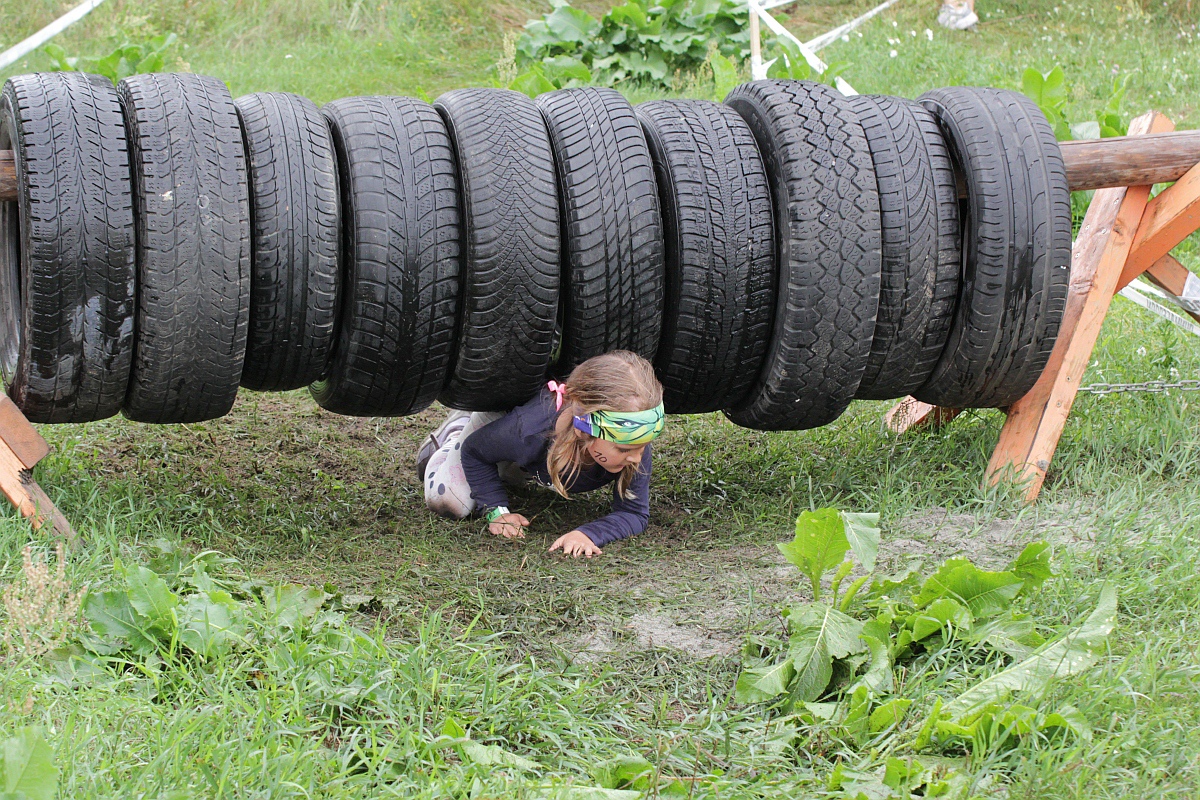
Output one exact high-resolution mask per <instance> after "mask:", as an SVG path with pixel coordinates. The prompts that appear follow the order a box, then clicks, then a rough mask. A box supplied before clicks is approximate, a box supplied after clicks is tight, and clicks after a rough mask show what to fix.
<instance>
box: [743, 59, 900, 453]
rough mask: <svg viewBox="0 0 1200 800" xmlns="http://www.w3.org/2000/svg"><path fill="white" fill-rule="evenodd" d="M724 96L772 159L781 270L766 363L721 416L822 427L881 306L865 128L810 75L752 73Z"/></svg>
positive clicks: (847, 388)
mask: <svg viewBox="0 0 1200 800" xmlns="http://www.w3.org/2000/svg"><path fill="white" fill-rule="evenodd" d="M725 102H726V104H728V105H730V106H732V107H733V109H734V110H735V111H737V112H738V113H739V114H740V115H741V116H742V118H743V119H745V120H746V122H747V123H748V124H749V126H750V129H751V130H752V131H753V132H754V138H755V140H756V141H757V142H758V146H759V151H760V152H761V153H762V156H763V161H764V163H765V164H766V167H767V175H768V177H769V179H770V182H771V191H772V195H773V197H774V202H775V214H776V225H775V238H776V247H777V252H778V254H779V256H778V258H779V262H778V263H779V270H780V273H779V294H778V299H777V302H776V310H775V317H774V323H773V329H772V334H771V344H770V348H769V350H768V353H767V358H766V361H765V362H764V367H763V371H762V373H761V374H760V375H759V378H758V381H757V382H756V384H755V387H754V389H752V390H751V392H750V394H749V395H748V397H747V399H746V400H745V401H743V402H742V403H741V404H740V405H738V406H735V407H732V408H729V409H726V411H725V413H726V415H727V416H728V417H729V418H730V419H731V420H732V421H733V422H734V423H736V424H738V425H741V426H743V427H747V428H757V429H759V430H802V429H807V428H814V427H817V426H820V425H826V424H828V423H830V422H832V421H833V420H835V419H837V418H838V416H840V415H841V413H842V412H843V411H845V410H846V407H847V406H848V405H849V404H850V401H851V399H852V398H853V397H854V393H855V392H856V391H857V389H858V385H859V382H860V381H861V379H862V375H863V371H864V370H865V368H866V364H867V358H868V356H869V354H870V352H871V341H872V335H873V333H874V330H875V316H876V313H877V311H878V307H879V280H880V270H881V258H882V256H881V244H880V220H879V193H878V188H877V182H876V179H875V169H874V166H873V165H872V163H871V156H870V152H869V151H868V149H867V142H866V138H865V135H864V134H863V129H862V125H861V124H860V123H859V122H858V116H857V115H856V114H855V113H854V110H853V108H852V107H851V106H850V105H849V103H848V102H847V101H846V98H844V97H843V96H842V95H841V94H839V93H838V92H836V91H835V90H833V89H831V88H829V87H828V86H824V85H822V84H818V83H813V82H810V81H785V80H760V81H754V82H752V83H747V84H743V85H741V86H739V87H737V88H736V89H734V90H733V91H732V92H730V94H729V96H728V97H727V98H726V99H725Z"/></svg>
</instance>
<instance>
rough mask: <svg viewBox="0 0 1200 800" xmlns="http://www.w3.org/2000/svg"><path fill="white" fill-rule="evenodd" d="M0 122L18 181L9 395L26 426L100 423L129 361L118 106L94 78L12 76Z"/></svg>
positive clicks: (128, 199) (129, 243)
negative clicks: (15, 338) (15, 333)
mask: <svg viewBox="0 0 1200 800" xmlns="http://www.w3.org/2000/svg"><path fill="white" fill-rule="evenodd" d="M0 117H3V121H0V127H3V128H4V130H5V134H4V135H3V137H2V138H3V139H4V140H5V142H4V144H5V149H8V148H9V147H11V148H12V149H13V150H14V151H15V156H16V159H17V162H18V164H17V174H18V175H19V176H20V180H19V182H18V183H19V190H18V200H17V202H16V203H13V204H5V205H9V206H13V207H15V208H12V209H11V211H15V212H16V213H17V216H18V218H19V224H18V225H15V226H13V227H15V228H16V229H17V230H16V234H17V236H18V237H19V240H18V242H19V243H14V244H17V248H16V252H17V254H18V261H19V265H12V266H13V267H14V269H12V270H10V271H9V272H10V277H11V278H18V281H19V284H20V288H19V291H20V301H19V303H18V305H19V308H11V309H6V310H5V313H6V315H12V317H13V319H12V322H11V323H6V325H8V324H11V325H14V326H19V327H20V329H21V332H20V336H19V346H17V348H16V350H15V354H16V355H17V360H16V363H15V364H13V365H11V366H12V368H13V372H12V373H11V375H6V376H5V377H6V382H7V383H8V386H7V389H8V393H9V396H10V397H11V398H12V399H13V401H14V402H15V403H16V405H17V407H18V408H19V409H21V411H22V412H23V413H24V414H25V416H26V417H27V418H28V419H29V420H30V421H32V422H39V423H58V422H90V421H93V420H99V419H105V418H107V417H110V416H112V415H114V414H116V413H117V412H118V411H120V409H121V405H122V403H123V402H124V400H125V392H126V388H127V387H128V384H129V371H130V366H131V364H132V359H133V305H134V293H135V289H136V284H135V263H134V219H133V200H132V196H131V189H130V184H129V151H128V145H127V143H126V139H125V124H124V120H123V118H122V115H121V105H120V100H119V98H118V96H117V92H116V89H115V88H114V87H113V85H112V83H111V82H109V81H108V80H107V79H106V78H103V77H100V76H97V75H84V74H81V73H65V72H57V73H41V74H35V75H21V76H17V77H14V78H11V79H9V81H8V82H7V83H6V84H5V86H4V91H3V95H2V97H0ZM11 211H6V213H11ZM6 227H8V226H7V225H6ZM3 235H6V233H0V236H3ZM0 246H3V247H5V250H6V251H8V252H11V250H9V247H8V246H6V245H0ZM18 276H19V277H18ZM13 288H14V289H15V288H17V287H15V286H14V287H13ZM14 299H15V298H14ZM14 344H16V343H14Z"/></svg>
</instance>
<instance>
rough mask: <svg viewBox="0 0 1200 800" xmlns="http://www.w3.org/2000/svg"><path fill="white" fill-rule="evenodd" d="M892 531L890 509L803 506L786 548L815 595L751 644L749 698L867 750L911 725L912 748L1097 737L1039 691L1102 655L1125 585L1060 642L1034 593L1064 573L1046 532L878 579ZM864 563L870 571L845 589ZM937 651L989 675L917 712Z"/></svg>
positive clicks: (786, 729)
mask: <svg viewBox="0 0 1200 800" xmlns="http://www.w3.org/2000/svg"><path fill="white" fill-rule="evenodd" d="M879 538H880V531H879V528H878V515H876V514H851V513H847V512H841V511H838V510H836V509H831V508H825V509H819V510H817V511H806V512H804V513H803V514H801V515H800V517H799V519H797V521H796V530H795V536H794V538H793V539H792V541H790V542H786V543H782V544H780V545H779V550H780V551H781V552H782V553H783V555H784V556H785V557H786V558H787V560H788V561H789V562H790V563H791V564H792V565H794V566H795V567H796V568H797V569H799V570H800V572H801V573H802V574H803V575H804V577H805V578H807V582H808V586H809V588H810V590H811V592H812V596H813V601H812V602H808V603H798V604H796V605H793V606H790V607H789V608H786V609H784V610H783V612H782V617H783V620H784V623H785V636H784V637H783V638H776V637H762V638H758V639H752V640H751V641H750V642H749V643H748V645H747V647H746V652H745V663H744V665H743V670H742V673H741V675H740V676H739V678H738V681H737V686H736V689H735V697H736V699H737V700H738V701H739V702H743V703H762V704H765V705H766V706H767V708H768V709H769V712H770V713H771V714H773V715H774V716H776V717H777V718H778V719H779V724H780V735H781V736H782V737H783V738H785V739H786V738H787V736H789V735H792V734H795V735H799V732H800V731H802V730H811V729H814V728H821V729H826V730H828V731H830V732H831V733H832V734H833V735H835V736H837V737H839V738H844V739H848V740H850V741H853V742H854V743H856V745H858V746H860V747H861V746H863V745H865V744H866V743H867V742H869V741H873V740H876V739H877V738H878V737H888V736H892V737H895V736H898V735H901V732H903V736H904V737H906V738H905V739H904V741H905V742H906V744H903V745H901V746H902V747H907V748H908V749H910V750H915V751H922V750H925V751H935V752H936V751H944V750H946V749H947V748H949V749H951V750H953V749H954V748H965V749H967V750H968V751H970V752H983V751H993V750H996V749H997V748H1000V749H1007V748H1010V747H1011V745H1012V744H1013V743H1015V742H1016V741H1017V740H1019V739H1020V737H1023V736H1028V735H1034V734H1036V735H1041V736H1049V735H1063V736H1071V737H1075V738H1076V739H1087V738H1088V737H1090V735H1091V729H1090V727H1089V726H1088V724H1087V720H1086V719H1084V718H1083V716H1082V715H1081V714H1080V712H1079V711H1078V710H1077V709H1074V708H1072V707H1070V706H1062V707H1058V708H1051V709H1046V708H1042V707H1041V706H1040V705H1039V701H1038V700H1037V698H1038V697H1040V696H1041V695H1043V694H1044V693H1045V690H1046V687H1047V686H1048V685H1050V684H1051V683H1052V682H1053V681H1054V680H1057V679H1062V678H1066V677H1068V676H1072V675H1077V674H1079V673H1081V672H1083V671H1084V670H1086V669H1088V668H1089V667H1091V666H1092V665H1093V664H1094V663H1095V661H1096V659H1097V657H1098V655H1099V654H1100V653H1101V652H1102V650H1103V648H1104V647H1105V646H1106V643H1107V639H1108V636H1109V634H1110V633H1111V632H1112V630H1113V626H1114V624H1115V618H1116V608H1117V605H1116V603H1117V599H1116V592H1115V591H1114V590H1113V588H1112V587H1111V586H1108V585H1104V586H1102V587H1101V588H1100V591H1099V596H1098V600H1097V605H1096V609H1095V611H1093V612H1092V614H1091V615H1090V616H1089V617H1088V618H1087V619H1086V620H1084V621H1083V623H1082V624H1080V625H1079V626H1077V627H1074V628H1070V629H1067V630H1065V631H1058V632H1057V633H1056V635H1054V636H1053V637H1051V638H1049V639H1048V638H1047V637H1046V636H1044V635H1043V633H1042V631H1045V630H1046V629H1047V627H1048V626H1043V625H1039V624H1037V622H1036V621H1035V620H1034V619H1032V618H1031V617H1030V615H1029V614H1028V613H1025V612H1024V611H1022V610H1021V602H1020V601H1021V599H1022V598H1024V597H1026V596H1028V595H1030V594H1031V593H1032V592H1034V591H1036V590H1037V589H1038V588H1039V587H1041V586H1042V584H1043V583H1045V582H1046V581H1047V580H1050V579H1051V578H1053V577H1054V572H1053V570H1052V569H1051V565H1050V549H1049V546H1048V545H1047V544H1046V543H1045V542H1037V543H1034V544H1030V545H1028V546H1026V547H1025V549H1024V550H1022V551H1021V553H1020V554H1019V555H1018V556H1017V557H1016V558H1015V559H1013V561H1012V562H1011V563H1010V564H1009V565H1008V567H1007V568H1005V569H1003V570H998V571H989V570H984V569H981V568H979V567H978V566H976V565H975V564H973V563H972V562H971V561H969V560H967V559H965V558H952V559H949V560H947V561H945V562H943V563H942V564H941V565H940V566H939V567H938V568H937V569H936V570H934V571H933V572H932V574H929V575H927V576H922V575H921V574H920V573H919V572H918V571H917V570H916V569H909V570H906V571H905V572H903V573H901V574H899V575H892V576H875V575H874V574H873V570H874V568H875V561H876V556H877V554H878V550H879ZM856 568H858V569H860V570H861V571H862V572H863V573H864V574H862V575H860V576H858V577H857V578H854V579H853V580H851V581H850V583H849V585H848V586H846V588H845V589H844V590H843V588H842V587H843V585H844V584H845V582H846V581H847V580H850V579H851V576H852V574H853V572H854V570H855V569H856ZM934 660H936V661H937V663H938V664H939V667H938V668H939V669H940V670H942V671H947V670H949V671H950V672H956V673H960V674H962V673H966V672H968V671H975V672H977V673H979V674H981V675H986V677H982V678H981V679H980V680H978V681H977V682H976V683H974V685H972V686H970V687H969V688H967V689H966V690H965V691H958V693H957V694H953V695H950V696H944V697H943V696H940V695H938V696H936V697H935V698H934V699H933V703H932V707H928V706H929V702H928V701H929V698H928V697H925V698H922V699H921V700H922V702H923V703H924V706H925V707H924V708H922V709H920V710H921V711H923V713H924V719H923V720H922V719H920V718H918V719H911V717H912V715H913V714H915V713H916V712H917V710H918V709H916V708H914V706H915V705H917V700H915V699H914V698H911V697H905V696H903V695H902V694H901V693H900V692H902V686H903V684H904V681H903V679H902V677H901V676H902V675H904V674H907V673H908V672H909V671H913V670H916V671H920V670H921V669H924V665H926V664H931V663H933V662H934ZM950 660H953V662H957V663H959V664H960V666H955V665H954V663H953V662H950ZM948 662H950V663H948ZM989 673H990V674H989ZM914 763H915V762H914ZM889 769H891V767H889ZM905 769H907V770H908V772H905V773H904V774H905V775H906V776H907V777H905V778H904V781H906V782H907V783H906V785H908V784H912V782H913V780H914V776H915V775H918V773H920V774H925V773H921V769H923V768H919V765H918V766H916V767H913V766H912V765H910V766H909V767H906V768H905ZM895 770H900V766H895ZM913 770H916V771H915V772H914V771H913ZM899 775H900V772H896V776H899ZM896 776H894V777H896ZM843 777H844V776H843ZM927 777H928V776H927ZM841 780H842V778H838V779H837V781H838V782H840V781H841ZM847 780H849V779H848V778H847ZM872 780H876V778H872ZM899 780H900V779H899V777H896V781H893V783H897V782H898V781H899ZM930 780H932V778H930ZM885 783H886V781H885ZM890 785H891V784H889V786H890ZM897 785H899V783H897ZM922 786H924V784H922ZM893 788H894V787H893ZM929 789H930V787H929V786H925V790H929ZM926 793H927V794H928V791H927V792H926Z"/></svg>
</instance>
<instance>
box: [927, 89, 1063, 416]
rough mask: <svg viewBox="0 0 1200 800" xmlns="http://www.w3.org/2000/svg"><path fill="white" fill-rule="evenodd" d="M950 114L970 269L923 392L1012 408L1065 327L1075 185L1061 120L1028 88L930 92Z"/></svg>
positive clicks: (943, 118)
mask: <svg viewBox="0 0 1200 800" xmlns="http://www.w3.org/2000/svg"><path fill="white" fill-rule="evenodd" d="M919 100H920V102H921V103H922V105H924V106H925V107H926V108H928V109H929V110H930V111H931V112H933V114H934V116H935V117H936V118H937V120H938V123H939V124H940V125H941V128H942V132H943V134H944V136H945V138H946V143H947V145H948V146H949V149H950V154H951V157H952V158H953V160H954V163H955V169H956V170H957V171H958V172H959V174H960V175H961V176H962V178H963V179H964V182H965V183H966V186H967V198H966V200H965V201H964V202H963V203H962V205H961V206H960V208H961V209H962V212H961V216H962V221H963V243H964V244H963V278H962V287H961V289H960V292H959V300H958V308H957V311H956V313H955V316H954V324H953V327H952V328H951V331H950V336H949V339H948V341H947V343H946V349H945V350H944V352H943V353H942V357H941V359H940V360H939V361H938V365H937V367H936V368H935V370H934V372H933V375H932V376H931V377H930V379H929V381H928V383H926V384H925V386H923V387H921V389H920V390H919V391H917V392H914V393H913V396H914V397H916V398H918V399H920V400H923V401H925V402H927V403H934V404H937V405H941V406H948V407H956V408H967V407H974V408H989V407H995V408H1004V407H1007V406H1009V405H1011V404H1012V403H1013V402H1015V401H1016V400H1018V399H1019V398H1020V397H1021V396H1022V395H1024V394H1025V393H1026V392H1028V391H1029V389H1031V388H1032V387H1033V384H1034V383H1035V382H1036V381H1037V379H1038V376H1040V375H1041V373H1042V370H1043V369H1044V368H1045V366H1046V361H1047V360H1048V359H1049V357H1050V351H1051V350H1052V349H1054V342H1055V340H1056V339H1057V337H1058V327H1059V323H1060V322H1061V320H1062V314H1063V309H1064V307H1065V304H1066V295H1067V287H1068V284H1069V282H1070V269H1071V195H1070V191H1069V189H1068V187H1067V176H1066V169H1065V168H1064V166H1063V160H1062V153H1061V151H1060V150H1059V148H1058V142H1057V141H1056V140H1055V138H1054V132H1053V131H1052V130H1051V128H1050V125H1049V123H1048V122H1047V121H1046V118H1045V116H1043V114H1042V112H1041V111H1040V110H1039V109H1038V108H1037V106H1036V105H1034V103H1033V101H1032V100H1030V99H1029V98H1027V97H1025V96H1024V95H1022V94H1019V93H1017V92H1010V91H1004V90H1000V89H981V88H974V87H966V86H956V87H952V88H948V89H935V90H934V91H932V92H927V93H926V94H924V95H922V96H921V97H920V98H919Z"/></svg>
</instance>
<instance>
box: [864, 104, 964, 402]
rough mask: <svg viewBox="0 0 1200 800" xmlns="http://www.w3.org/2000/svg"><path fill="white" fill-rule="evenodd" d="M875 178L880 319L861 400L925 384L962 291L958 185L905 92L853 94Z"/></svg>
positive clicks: (927, 122) (932, 127)
mask: <svg viewBox="0 0 1200 800" xmlns="http://www.w3.org/2000/svg"><path fill="white" fill-rule="evenodd" d="M849 102H850V105H851V106H853V107H854V110H855V111H856V112H857V113H858V116H859V120H860V121H861V122H862V125H863V131H864V132H865V133H866V135H867V145H868V146H869V148H870V150H871V160H872V161H873V162H874V164H875V176H876V179H877V181H878V184H879V205H880V216H881V223H882V236H883V272H882V278H881V281H880V287H881V288H880V298H879V316H878V319H877V321H876V323H875V336H874V339H873V342H872V344H871V355H870V357H869V358H868V360H867V367H866V370H865V372H864V373H863V379H862V382H861V383H860V384H859V388H858V392H857V394H856V397H857V398H858V399H860V400H890V399H892V398H895V397H904V396H905V395H908V394H910V393H912V392H914V391H916V390H918V389H920V388H921V386H923V385H924V384H925V382H926V381H927V380H928V379H929V376H930V374H931V373H932V372H933V368H934V366H936V364H937V360H938V358H939V357H940V356H941V353H942V349H943V348H944V347H945V343H946V337H947V335H948V334H949V330H950V323H951V322H952V320H953V316H954V305H955V300H956V298H957V296H958V282H959V271H960V265H961V263H962V250H961V243H960V240H959V232H958V187H957V185H956V183H955V177H954V168H953V165H952V164H951V162H950V156H949V154H948V153H947V151H946V145H945V142H943V141H942V136H941V132H940V131H939V129H938V127H937V121H936V120H935V119H934V118H933V115H932V114H930V113H929V111H927V110H926V109H925V108H924V107H923V106H920V105H918V104H917V103H914V102H912V101H911V100H905V99H903V98H899V97H882V96H871V95H859V96H857V97H851V98H849Z"/></svg>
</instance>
